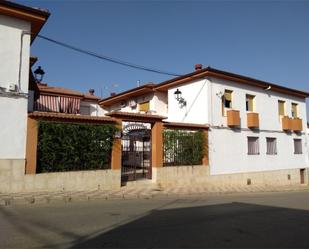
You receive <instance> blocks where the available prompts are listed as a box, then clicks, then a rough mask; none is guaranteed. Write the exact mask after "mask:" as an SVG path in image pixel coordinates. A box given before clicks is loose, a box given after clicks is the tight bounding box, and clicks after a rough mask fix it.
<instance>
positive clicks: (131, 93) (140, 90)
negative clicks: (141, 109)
mask: <svg viewBox="0 0 309 249" xmlns="http://www.w3.org/2000/svg"><path fill="white" fill-rule="evenodd" d="M154 86H155V84H152V83H150V84H147V85H143V86H140V87H136V88H133V89H130V90H128V91H125V92H122V93H119V94H116V95H115V96H110V97H108V98H106V99H102V100H101V101H100V102H99V104H100V105H101V106H110V105H112V104H114V103H117V102H119V101H122V100H125V99H127V98H130V97H136V96H140V95H142V94H146V93H150V92H153V90H152V89H153V87H154Z"/></svg>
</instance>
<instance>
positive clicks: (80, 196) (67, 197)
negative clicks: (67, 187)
mask: <svg viewBox="0 0 309 249" xmlns="http://www.w3.org/2000/svg"><path fill="white" fill-rule="evenodd" d="M308 190H309V186H303V187H300V188H291V189H288V188H282V189H280V188H278V189H266V190H265V189H242V191H222V192H215V191H206V190H205V191H200V192H194V191H193V190H192V191H184V192H179V193H177V192H169V191H168V189H167V190H166V191H165V190H164V189H163V190H161V191H155V190H149V192H146V193H143V192H138V193H131V192H129V193H127V194H126V193H125V192H121V191H120V192H114V193H104V192H103V191H99V192H96V191H92V192H85V193H82V192H76V194H75V193H74V192H69V193H65V192H59V193H58V192H57V193H55V194H53V193H38V195H37V196H36V194H35V193H31V194H29V193H27V194H26V193H25V194H24V195H23V194H17V195H16V196H15V197H14V196H10V195H9V194H7V195H3V196H4V197H2V198H1V197H0V206H16V205H36V204H37V205H39V204H49V203H57V202H58V203H61V202H62V203H71V202H81V201H93V200H134V199H159V198H188V197H195V196H196V197H201V196H205V197H206V196H222V195H232V194H252V193H278V192H303V191H308ZM147 191H148V190H147Z"/></svg>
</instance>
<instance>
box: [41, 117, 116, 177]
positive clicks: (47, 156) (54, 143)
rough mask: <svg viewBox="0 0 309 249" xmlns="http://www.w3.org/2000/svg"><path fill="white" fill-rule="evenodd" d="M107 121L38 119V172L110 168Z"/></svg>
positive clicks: (110, 131)
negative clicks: (99, 123)
mask: <svg viewBox="0 0 309 249" xmlns="http://www.w3.org/2000/svg"><path fill="white" fill-rule="evenodd" d="M116 130H117V129H116V127H115V126H114V125H110V124H103V125H97V124H73V123H55V122H49V121H39V137H38V163H37V173H43V172H60V171H75V170H95V169H107V168H110V162H111V151H112V145H113V135H114V133H115V131H116Z"/></svg>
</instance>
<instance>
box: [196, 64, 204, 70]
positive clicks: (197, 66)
mask: <svg viewBox="0 0 309 249" xmlns="http://www.w3.org/2000/svg"><path fill="white" fill-rule="evenodd" d="M202 68H203V65H202V64H195V70H196V71H197V70H201V69H202Z"/></svg>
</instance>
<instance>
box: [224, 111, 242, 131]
mask: <svg viewBox="0 0 309 249" xmlns="http://www.w3.org/2000/svg"><path fill="white" fill-rule="evenodd" d="M226 113H227V125H228V126H230V127H237V126H240V115H239V111H237V110H229V111H227V112H226Z"/></svg>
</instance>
